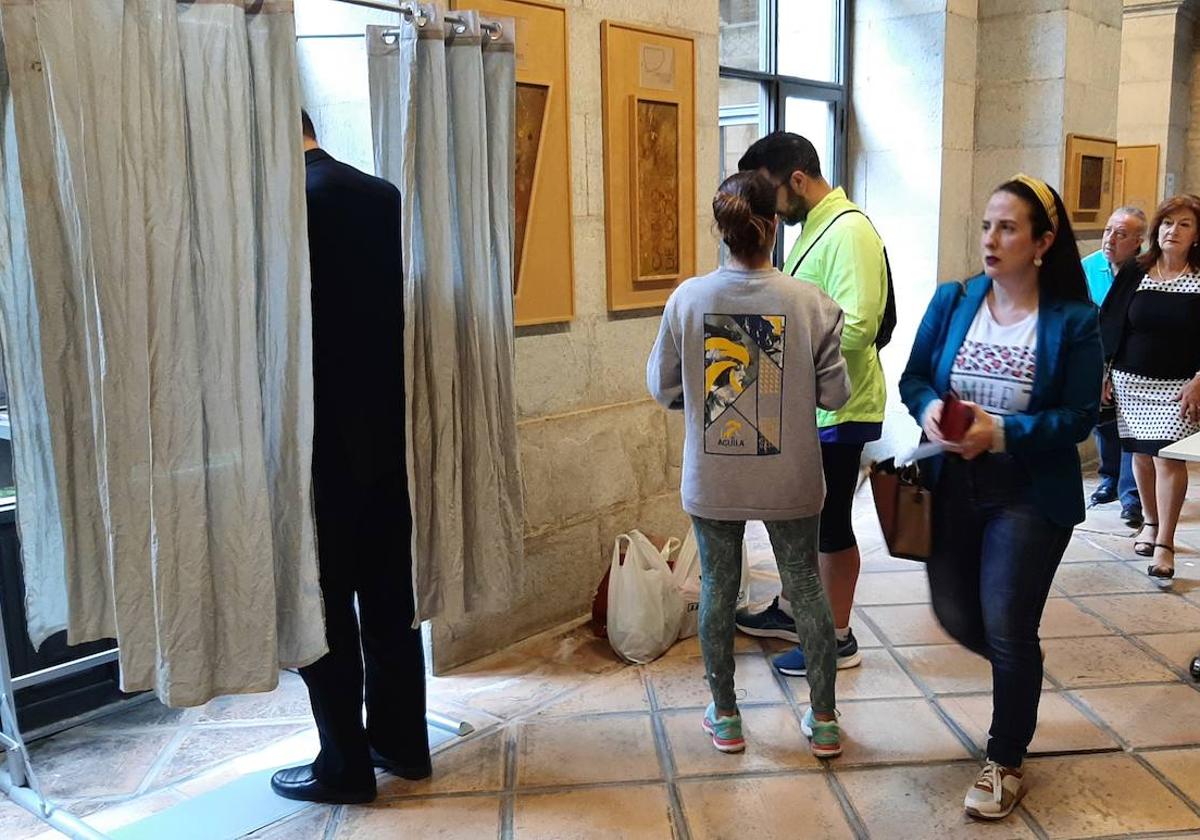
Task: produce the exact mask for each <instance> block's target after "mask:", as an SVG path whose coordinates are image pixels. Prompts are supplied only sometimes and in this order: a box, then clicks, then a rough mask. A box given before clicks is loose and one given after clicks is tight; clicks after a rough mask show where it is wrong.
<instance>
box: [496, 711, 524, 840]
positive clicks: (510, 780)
mask: <svg viewBox="0 0 1200 840" xmlns="http://www.w3.org/2000/svg"><path fill="white" fill-rule="evenodd" d="M520 727H521V724H519V723H517V724H511V723H510V724H508V725H506V726H505V727H504V779H503V784H504V789H503V790H502V791H501V792H500V831H499V835H500V840H512V837H513V823H514V821H515V819H516V818H515V814H514V812H515V811H516V795H517V761H518V758H519V756H518V753H519V751H520V743H519V742H518V736H517V732H518V730H519V729H520Z"/></svg>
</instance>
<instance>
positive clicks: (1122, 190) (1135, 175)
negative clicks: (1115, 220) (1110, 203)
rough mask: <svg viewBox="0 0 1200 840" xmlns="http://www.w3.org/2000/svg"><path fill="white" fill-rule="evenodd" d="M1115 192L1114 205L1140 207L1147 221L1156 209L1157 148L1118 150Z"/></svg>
mask: <svg viewBox="0 0 1200 840" xmlns="http://www.w3.org/2000/svg"><path fill="white" fill-rule="evenodd" d="M1117 172H1118V175H1119V177H1118V180H1117V189H1116V190H1115V192H1116V198H1115V199H1114V203H1115V204H1116V205H1118V206H1120V205H1132V206H1134V207H1140V208H1141V209H1142V210H1143V211H1145V213H1146V218H1147V219H1148V218H1150V217H1151V216H1153V215H1154V210H1155V208H1156V207H1158V202H1159V196H1158V146H1118V147H1117Z"/></svg>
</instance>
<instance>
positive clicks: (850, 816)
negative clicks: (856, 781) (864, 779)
mask: <svg viewBox="0 0 1200 840" xmlns="http://www.w3.org/2000/svg"><path fill="white" fill-rule="evenodd" d="M835 761H836V759H835ZM823 775H824V776H825V784H826V785H827V786H828V787H829V792H830V793H832V794H833V798H834V799H836V800H837V803H838V805H840V806H841V808H842V816H843V817H845V818H846V822H847V824H848V825H849V826H850V830H851V831H853V832H854V836H855V837H856V838H859V840H869V838H870V837H871V832H870V831H868V830H867V824H866V823H865V822H863V818H862V816H860V815H859V813H858V809H857V808H855V807H854V803H853V802H852V801H851V800H850V792H849V791H847V790H846V786H845V785H843V784H842V780H841V779H839V778H838V771H837V770H836V769H832V768H831V769H830V770H829V771H828V772H826V773H824V774H823Z"/></svg>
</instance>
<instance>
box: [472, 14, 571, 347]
mask: <svg viewBox="0 0 1200 840" xmlns="http://www.w3.org/2000/svg"><path fill="white" fill-rule="evenodd" d="M452 8H455V9H476V10H478V11H480V12H482V13H483V14H485V15H489V16H493V17H500V18H512V19H513V20H514V21H515V22H516V29H517V31H516V36H517V38H516V40H517V45H516V50H517V55H516V59H517V60H516V64H517V107H516V122H517V125H516V133H517V138H516V145H517V149H516V151H517V154H516V174H515V180H514V184H515V191H516V225H515V230H516V234H515V237H514V239H515V241H514V243H513V244H514V248H513V262H514V266H513V285H514V288H513V309H514V312H515V320H516V325H517V326H519V327H523V326H532V325H535V324H554V323H562V322H564V321H570V320H571V319H572V318H573V317H575V256H574V242H575V234H574V223H573V212H572V208H571V147H570V137H569V128H570V126H569V120H570V113H571V111H570V96H569V94H568V91H567V60H568V57H567V10H566V9H565V8H563V7H562V6H560V5H558V4H556V3H550V2H542V0H453V3H452Z"/></svg>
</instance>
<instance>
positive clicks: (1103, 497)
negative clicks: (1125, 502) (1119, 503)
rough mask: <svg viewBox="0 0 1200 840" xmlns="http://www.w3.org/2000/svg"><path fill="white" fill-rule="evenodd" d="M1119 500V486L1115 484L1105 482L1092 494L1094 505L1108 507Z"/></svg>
mask: <svg viewBox="0 0 1200 840" xmlns="http://www.w3.org/2000/svg"><path fill="white" fill-rule="evenodd" d="M1116 500H1117V485H1116V483H1115V482H1109V481H1104V482H1101V483H1100V486H1099V487H1097V488H1096V492H1094V493H1092V504H1094V505H1106V504H1108V503H1109V502H1115V501H1116Z"/></svg>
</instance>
